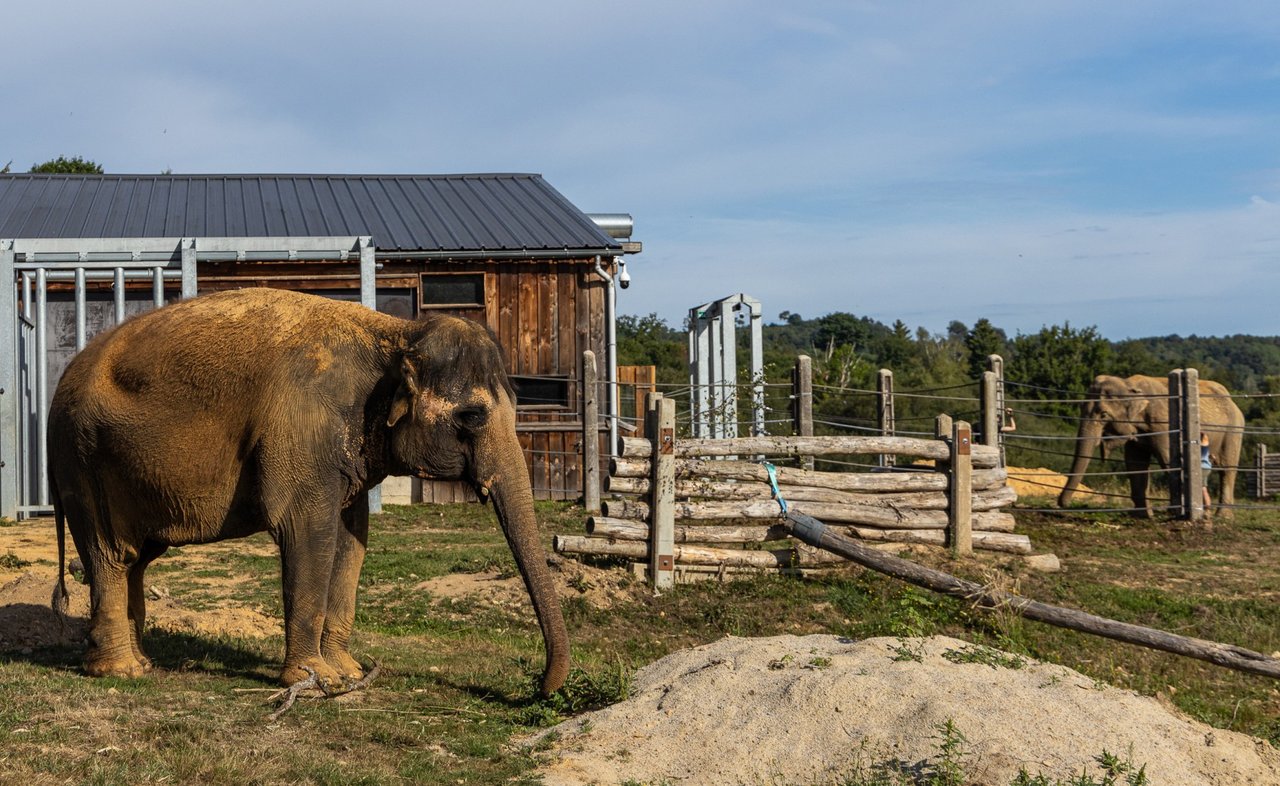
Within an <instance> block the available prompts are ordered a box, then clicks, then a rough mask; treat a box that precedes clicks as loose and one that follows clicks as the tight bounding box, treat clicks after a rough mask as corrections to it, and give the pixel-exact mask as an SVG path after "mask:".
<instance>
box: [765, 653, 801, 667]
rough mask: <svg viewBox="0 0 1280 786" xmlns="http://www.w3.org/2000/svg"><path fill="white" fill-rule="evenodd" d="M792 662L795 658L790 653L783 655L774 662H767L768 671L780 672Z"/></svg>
mask: <svg viewBox="0 0 1280 786" xmlns="http://www.w3.org/2000/svg"><path fill="white" fill-rule="evenodd" d="M793 660H795V658H794V657H793V656H792V655H791V654H790V653H788V654H786V655H783V656H782V657H781V658H776V659H774V660H771V661H769V670H770V671H780V670H782V669H785V668H786V667H787V665H788V664H790V663H791V661H793Z"/></svg>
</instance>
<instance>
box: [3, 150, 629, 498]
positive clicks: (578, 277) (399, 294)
mask: <svg viewBox="0 0 1280 786" xmlns="http://www.w3.org/2000/svg"><path fill="white" fill-rule="evenodd" d="M630 234H631V220H630V216H628V215H626V214H597V215H595V216H589V215H587V214H586V213H584V212H583V211H581V210H580V209H578V208H577V207H576V206H574V205H573V204H572V203H571V202H570V201H569V200H568V199H566V198H565V197H564V196H563V195H562V194H561V193H560V192H558V191H557V190H556V189H555V188H553V187H552V186H551V185H550V184H549V183H548V182H547V181H546V180H545V179H543V177H542V176H540V175H536V174H461V175H172V174H164V175H54V174H4V175H0V276H4V277H5V280H8V281H10V282H12V285H11V286H9V287H5V288H4V289H3V291H2V294H0V297H3V298H4V303H3V306H0V313H3V314H4V315H5V316H4V319H3V320H0V462H3V463H0V515H5V516H10V517H17V516H19V515H31V514H35V513H39V512H42V511H44V510H47V508H48V496H47V494H48V492H47V481H46V478H45V470H44V458H45V457H44V447H43V442H44V440H43V434H44V428H45V413H46V411H47V406H48V401H49V399H50V397H51V396H52V392H53V390H54V388H55V387H56V385H57V380H58V378H59V377H60V375H61V372H62V369H63V368H65V366H66V363H67V362H68V360H69V359H70V357H71V355H73V354H74V353H75V352H76V351H77V350H78V348H79V347H81V346H83V344H84V342H85V341H87V340H88V339H89V338H91V337H92V336H93V334H94V333H95V332H97V331H98V330H101V329H103V328H105V327H108V326H110V325H112V324H114V323H115V322H116V321H119V320H120V319H123V318H126V317H127V316H128V315H129V314H132V313H136V312H137V311H141V310H144V309H147V308H153V307H155V306H158V305H162V304H164V303H166V302H171V301H173V300H176V299H179V298H186V297H193V296H195V295H197V294H199V293H203V292H211V291H215V290H220V289H229V288H238V287H246V286H269V287H282V288H287V289H293V290H299V291H305V292H311V293H315V294H320V295H324V296H327V297H334V298H343V299H350V300H357V301H362V302H364V303H365V304H366V305H369V306H370V307H376V308H377V309H378V310H379V311H383V312H386V313H390V314H395V315H398V316H402V317H407V318H413V317H415V316H417V315H419V314H424V313H428V312H442V313H449V314H456V315H458V316H462V317H466V318H469V319H474V320H477V321H480V322H483V323H484V324H486V325H487V326H488V327H489V328H490V329H491V330H492V331H493V333H494V334H495V335H496V336H497V338H498V340H499V343H500V344H501V345H502V347H503V350H504V352H505V354H506V358H507V363H508V371H509V373H510V374H511V377H512V381H513V384H514V385H515V387H516V389H517V392H518V395H519V402H520V404H519V424H518V428H519V430H520V436H521V441H522V443H523V444H524V446H525V449H526V455H527V457H528V460H529V466H530V472H531V474H532V477H533V481H534V487H535V493H536V495H537V496H538V497H540V498H544V499H546V498H552V499H556V498H576V497H578V496H579V495H580V494H581V493H582V482H583V472H582V466H581V458H580V456H581V440H582V434H583V433H584V431H583V425H582V407H581V403H582V400H583V392H584V391H583V389H582V376H581V359H582V356H583V352H584V351H586V350H590V351H592V352H594V353H595V354H596V356H597V357H598V358H600V359H601V369H600V376H601V378H602V379H604V380H606V383H607V381H609V380H610V379H616V376H614V377H610V373H611V368H610V364H609V363H608V362H607V360H608V359H609V358H610V357H611V354H610V349H611V347H610V341H609V337H610V336H611V335H612V325H613V323H614V319H615V314H614V313H613V304H614V303H615V297H616V292H615V291H613V287H614V286H615V280H616V279H617V278H619V276H618V273H619V271H620V269H625V261H624V256H625V255H628V254H634V253H638V252H639V251H640V248H641V247H640V244H639V243H638V242H635V241H632V240H631V239H630ZM614 373H615V374H616V372H614ZM602 400H603V401H605V402H608V401H609V397H608V396H604V397H602ZM605 410H606V411H605V415H606V417H605V422H608V415H609V413H608V407H607V406H606V407H605ZM408 483H409V482H408V481H407V480H406V481H404V482H403V483H402V484H398V485H395V486H394V488H395V493H396V494H397V495H399V497H398V498H400V499H402V500H403V501H408V499H413V500H423V501H441V502H443V501H461V500H465V499H470V498H471V497H470V492H469V490H467V489H465V488H464V487H462V486H461V485H460V484H454V483H426V484H419V483H416V482H415V484H414V486H413V487H408ZM392 488H393V487H392V485H390V484H389V486H388V490H389V491H390V490H391V489H392ZM406 496H407V498H406Z"/></svg>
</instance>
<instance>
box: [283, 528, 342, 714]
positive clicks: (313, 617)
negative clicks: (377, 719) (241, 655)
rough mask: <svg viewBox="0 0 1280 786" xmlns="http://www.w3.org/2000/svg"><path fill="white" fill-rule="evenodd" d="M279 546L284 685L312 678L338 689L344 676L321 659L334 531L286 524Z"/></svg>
mask: <svg viewBox="0 0 1280 786" xmlns="http://www.w3.org/2000/svg"><path fill="white" fill-rule="evenodd" d="M334 518H337V517H336V515H335V516H334ZM277 542H278V543H279V545H280V558H281V562H282V566H283V580H282V585H283V587H282V589H283V591H284V648H285V655H284V668H283V669H282V670H281V672H280V682H281V683H282V684H284V685H295V684H297V683H299V682H303V681H305V680H307V679H308V678H310V677H311V675H313V674H314V675H315V679H316V683H317V685H319V687H321V688H322V689H325V690H328V689H332V688H336V687H339V686H340V685H341V684H342V678H341V675H340V674H339V673H338V670H337V669H335V668H334V667H333V666H331V665H330V664H329V663H328V662H327V661H326V660H325V659H324V657H323V656H322V655H321V654H320V637H321V634H322V632H323V631H324V624H325V614H326V610H327V606H328V603H329V577H330V574H331V572H332V570H333V564H334V535H333V527H332V526H330V525H327V524H326V525H322V526H315V527H310V526H306V525H293V526H291V525H289V524H286V525H285V526H284V527H282V528H281V531H280V533H279V534H278V536H277Z"/></svg>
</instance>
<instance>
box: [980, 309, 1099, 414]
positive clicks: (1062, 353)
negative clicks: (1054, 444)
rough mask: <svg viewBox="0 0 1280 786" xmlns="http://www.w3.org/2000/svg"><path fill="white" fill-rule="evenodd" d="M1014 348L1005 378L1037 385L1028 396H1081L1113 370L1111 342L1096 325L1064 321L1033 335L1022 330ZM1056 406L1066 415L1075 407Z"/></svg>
mask: <svg viewBox="0 0 1280 786" xmlns="http://www.w3.org/2000/svg"><path fill="white" fill-rule="evenodd" d="M1010 349H1011V350H1012V351H1011V353H1010V354H1011V355H1012V357H1011V358H1010V360H1009V362H1008V363H1007V364H1006V366H1005V378H1006V379H1008V380H1009V381H1011V382H1015V383H1022V384H1025V385H1032V386H1034V387H1033V388H1031V389H1030V390H1029V391H1028V395H1027V396H1026V397H1028V398H1029V397H1035V398H1042V399H1053V398H1079V397H1081V396H1083V395H1084V393H1085V391H1087V390H1088V389H1089V385H1090V384H1092V382H1093V378H1094V377H1095V376H1097V375H1098V374H1106V373H1110V372H1111V371H1112V370H1113V369H1112V350H1111V342H1109V341H1107V340H1106V339H1105V338H1103V337H1102V336H1100V335H1099V334H1098V330H1097V328H1096V327H1093V326H1090V327H1087V328H1084V329H1083V330H1076V329H1073V328H1072V327H1071V324H1070V323H1063V324H1062V325H1053V326H1051V327H1044V328H1041V329H1040V332H1038V333H1032V334H1030V335H1023V334H1021V333H1019V334H1018V335H1017V336H1016V337H1015V338H1014V339H1013V341H1012V342H1011V346H1010ZM1055 408H1056V409H1058V410H1060V411H1061V412H1062V414H1064V415H1065V414H1071V412H1072V410H1073V407H1071V406H1070V405H1057V406H1056V407H1055Z"/></svg>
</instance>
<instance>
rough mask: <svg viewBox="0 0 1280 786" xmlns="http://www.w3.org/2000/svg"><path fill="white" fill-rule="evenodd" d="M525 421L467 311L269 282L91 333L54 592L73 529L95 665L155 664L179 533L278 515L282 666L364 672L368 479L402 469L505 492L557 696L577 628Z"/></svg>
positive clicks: (51, 430) (75, 379) (488, 493)
mask: <svg viewBox="0 0 1280 786" xmlns="http://www.w3.org/2000/svg"><path fill="white" fill-rule="evenodd" d="M515 417H516V411H515V394H514V393H513V391H512V388H511V385H510V383H509V381H508V379H507V375H506V372H505V371H504V368H503V361H502V357H501V353H500V351H499V349H498V346H497V345H496V344H495V343H494V341H493V339H492V337H491V335H490V334H489V333H488V332H487V330H486V329H485V328H484V327H482V326H480V325H479V324H478V323H476V322H472V321H468V320H464V319H459V318H455V317H444V316H428V317H426V318H423V319H421V320H419V321H409V320H404V319H398V318H396V317H391V316H387V315H385V314H379V313H377V312H375V311H372V310H370V309H367V308H364V307H362V306H359V305H357V304H354V303H346V302H341V301H337V300H329V299H326V298H321V297H316V296H312V295H304V294H298V293H294V292H286V291H281V290H273V289H257V288H255V289H244V290H239V291H232V292H222V293H218V294H212V295H207V296H204V297H199V298H195V299H192V300H188V301H184V302H182V303H177V304H175V305H170V306H166V307H164V308H161V309H157V310H155V311H151V312H148V313H146V314H143V315H140V316H138V317H136V318H134V319H130V320H127V321H125V322H124V323H122V324H121V325H120V326H118V327H116V328H114V329H112V330H109V331H107V332H106V333H103V334H101V335H99V336H97V337H95V338H94V340H93V341H91V342H90V343H89V345H88V346H86V347H85V349H84V350H83V351H82V352H80V353H79V354H78V355H76V357H75V358H74V359H73V360H72V361H71V363H70V365H69V366H68V367H67V370H66V372H65V374H64V375H63V377H62V380H61V382H60V383H59V384H58V388H57V391H56V392H55V394H54V397H53V402H52V407H51V410H50V413H49V422H48V436H49V454H50V456H51V458H50V476H51V477H50V485H51V489H52V491H53V504H54V511H55V515H56V518H57V526H58V551H59V555H58V559H59V565H60V567H59V578H58V585H57V586H56V587H55V590H54V593H55V596H54V605H55V607H58V608H65V603H66V585H65V577H64V575H63V570H62V569H61V564H62V562H63V560H64V559H65V535H64V525H65V526H66V527H69V528H70V530H71V536H72V538H73V539H74V541H75V546H76V549H77V550H78V551H79V553H80V557H81V560H82V561H83V563H84V567H85V574H86V578H87V579H88V583H89V585H90V590H91V607H90V608H91V611H90V613H91V618H90V622H89V651H88V654H87V657H86V660H85V669H86V671H87V672H88V673H89V674H92V675H117V676H130V677H133V676H139V675H141V674H143V673H144V672H146V671H147V670H148V669H149V668H150V667H151V662H150V661H149V660H148V659H147V656H146V655H145V654H144V653H143V650H142V646H141V637H142V629H143V622H144V619H145V616H146V608H145V601H144V594H143V586H144V585H143V572H144V571H145V570H146V568H147V565H148V564H149V563H150V562H151V561H152V560H154V559H156V558H157V557H159V556H160V555H161V554H162V553H164V551H165V550H166V549H167V548H168V547H170V546H181V545H185V544H189V543H207V542H210V541H216V540H223V539H226V538H238V537H242V536H246V535H250V534H252V533H255V532H261V531H264V530H265V531H266V532H269V533H270V534H271V537H272V538H274V539H275V542H276V543H277V545H278V546H279V548H280V556H281V562H282V565H283V592H284V616H285V657H284V667H283V670H282V672H281V675H280V679H281V681H282V682H283V683H285V684H287V685H288V684H294V683H297V682H300V681H302V680H305V679H307V678H308V672H309V671H311V672H314V673H315V676H316V678H317V679H318V681H319V682H320V684H321V685H322V686H325V687H330V686H340V685H343V684H348V683H349V682H350V681H352V680H355V679H358V678H359V677H360V676H361V673H362V669H361V667H360V665H359V664H358V663H357V662H356V660H355V659H354V658H352V656H351V655H350V653H349V652H348V642H349V638H350V635H351V630H352V625H353V623H354V618H355V609H356V585H357V582H358V580H359V575H360V568H361V565H362V564H363V562H364V556H365V548H366V544H367V538H368V531H369V500H368V493H369V489H370V488H371V487H373V486H375V485H376V484H378V483H379V482H381V481H382V480H383V478H385V477H386V476H387V475H389V474H395V475H416V476H418V477H423V478H441V479H466V480H468V481H470V482H471V484H472V485H473V486H474V487H475V489H476V490H477V493H479V494H480V495H481V497H482V498H483V497H491V498H492V499H493V503H494V509H495V511H496V513H497V516H498V520H499V523H500V524H501V525H502V528H503V531H504V533H505V534H506V538H507V542H508V544H509V545H510V547H511V551H512V553H513V554H514V555H515V559H516V563H517V565H518V567H519V570H520V573H521V575H522V576H523V577H524V581H525V586H526V588H527V589H528V591H529V594H530V596H531V598H532V601H533V607H534V610H535V612H536V614H537V618H538V622H539V623H540V625H541V628H542V634H543V639H544V643H545V646H546V668H545V671H544V672H543V675H542V683H541V688H542V692H543V693H544V694H550V693H552V692H554V691H555V690H557V689H558V688H559V687H560V686H561V685H562V684H563V682H564V679H565V676H566V674H567V672H568V668H569V644H568V635H567V633H566V630H565V625H564V620H563V618H562V615H561V611H560V603H559V599H558V597H557V595H556V590H555V586H554V584H553V583H552V580H551V577H550V574H549V571H548V568H547V561H546V554H545V552H544V551H543V549H542V545H541V543H540V540H539V535H538V525H537V521H536V520H535V518H534V510H533V495H532V493H531V490H530V485H529V475H528V471H527V470H526V468H525V462H524V457H523V454H522V452H521V448H520V444H519V442H518V441H517V438H516V429H515Z"/></svg>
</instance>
